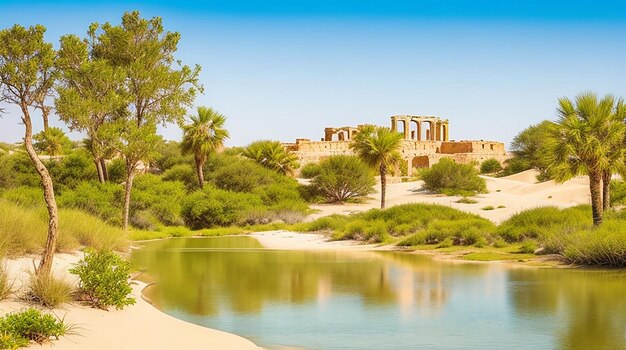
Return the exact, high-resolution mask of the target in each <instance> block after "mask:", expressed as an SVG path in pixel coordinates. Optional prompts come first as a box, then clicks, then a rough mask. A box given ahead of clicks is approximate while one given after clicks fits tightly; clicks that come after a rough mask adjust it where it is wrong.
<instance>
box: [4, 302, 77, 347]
mask: <svg viewBox="0 0 626 350" xmlns="http://www.w3.org/2000/svg"><path fill="white" fill-rule="evenodd" d="M68 330H69V327H68V325H66V324H65V323H64V322H63V321H62V320H58V319H56V318H55V317H54V316H52V315H48V314H44V313H42V312H41V311H39V310H37V309H34V308H29V309H27V310H25V311H20V312H15V313H10V314H7V315H5V316H4V317H2V318H0V334H1V335H0V345H4V346H5V347H2V348H3V349H15V348H18V347H24V346H28V343H29V341H31V340H32V341H35V342H37V343H39V344H42V343H44V342H48V341H50V338H55V339H59V337H61V336H63V335H65V334H66V333H67V332H68ZM11 338H12V339H11ZM7 340H8V341H7Z"/></svg>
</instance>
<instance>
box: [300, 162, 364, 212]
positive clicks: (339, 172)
mask: <svg viewBox="0 0 626 350" xmlns="http://www.w3.org/2000/svg"><path fill="white" fill-rule="evenodd" d="M375 183H376V181H375V180H374V176H373V175H372V173H371V170H370V169H369V167H368V166H367V165H366V164H365V163H363V161H361V160H360V159H359V158H358V157H356V156H347V155H336V156H331V157H329V158H326V159H324V160H323V161H321V162H320V163H319V174H317V176H315V177H314V178H313V179H312V180H311V186H312V187H313V189H314V191H315V192H317V193H318V194H320V195H322V196H323V197H324V198H326V201H328V202H345V201H347V200H350V199H353V198H360V197H365V196H367V195H368V194H370V193H372V192H374V189H373V186H374V184H375Z"/></svg>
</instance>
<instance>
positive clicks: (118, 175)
mask: <svg viewBox="0 0 626 350" xmlns="http://www.w3.org/2000/svg"><path fill="white" fill-rule="evenodd" d="M107 173H108V175H109V181H110V182H113V183H116V184H121V183H122V182H124V181H126V162H125V161H124V159H120V158H115V159H113V160H111V161H110V162H109V163H108V164H107Z"/></svg>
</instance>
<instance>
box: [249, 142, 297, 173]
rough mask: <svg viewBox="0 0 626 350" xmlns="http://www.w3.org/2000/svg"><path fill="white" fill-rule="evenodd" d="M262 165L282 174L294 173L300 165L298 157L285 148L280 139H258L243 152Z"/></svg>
mask: <svg viewBox="0 0 626 350" xmlns="http://www.w3.org/2000/svg"><path fill="white" fill-rule="evenodd" d="M241 154H242V155H243V156H244V157H246V158H250V159H252V160H254V161H255V162H257V163H259V164H260V165H262V166H264V167H266V168H268V169H272V170H274V171H277V172H279V173H281V174H284V175H287V174H292V173H293V171H294V170H295V169H296V168H297V167H298V157H296V155H295V154H293V153H292V152H290V151H289V150H287V149H285V147H283V145H281V144H280V142H278V141H269V140H263V141H256V142H253V143H251V144H250V145H248V147H246V148H245V149H244V150H243V152H242V153H241Z"/></svg>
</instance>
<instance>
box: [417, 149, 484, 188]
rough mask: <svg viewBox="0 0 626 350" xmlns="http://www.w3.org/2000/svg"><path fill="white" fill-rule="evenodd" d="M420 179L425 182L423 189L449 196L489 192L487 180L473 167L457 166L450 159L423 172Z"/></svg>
mask: <svg viewBox="0 0 626 350" xmlns="http://www.w3.org/2000/svg"><path fill="white" fill-rule="evenodd" d="M420 178H421V179H422V180H423V181H424V185H423V189H425V190H427V191H433V192H437V193H445V194H447V195H455V194H468V193H469V194H472V195H473V194H476V193H482V192H485V191H486V190H487V185H486V182H485V180H484V179H483V178H481V177H479V176H478V172H477V171H476V169H474V167H473V166H472V165H469V164H457V163H455V162H454V161H453V160H451V159H448V158H443V159H441V160H440V161H439V162H438V163H437V164H434V165H433V166H432V167H431V168H430V169H424V170H422V171H421V172H420Z"/></svg>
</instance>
